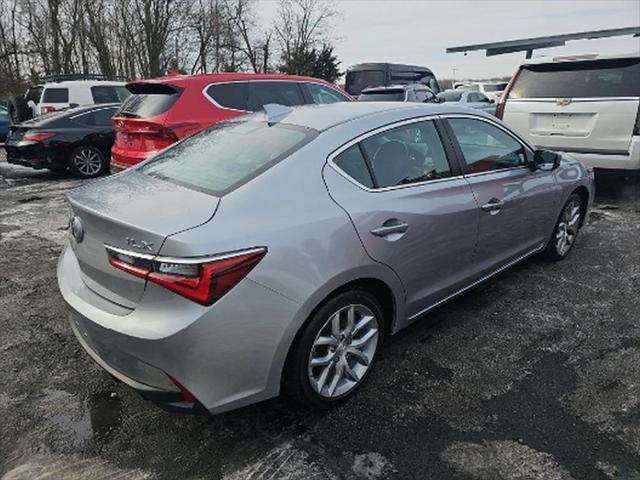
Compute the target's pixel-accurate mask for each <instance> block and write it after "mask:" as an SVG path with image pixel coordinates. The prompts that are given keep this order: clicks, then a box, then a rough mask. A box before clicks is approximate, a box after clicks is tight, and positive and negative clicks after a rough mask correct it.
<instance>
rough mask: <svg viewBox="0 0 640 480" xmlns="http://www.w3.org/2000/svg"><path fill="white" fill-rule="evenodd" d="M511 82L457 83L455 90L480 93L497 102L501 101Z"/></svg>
mask: <svg viewBox="0 0 640 480" xmlns="http://www.w3.org/2000/svg"><path fill="white" fill-rule="evenodd" d="M507 85H509V82H468V83H457V84H456V86H455V88H456V89H460V90H470V91H473V92H480V93H483V94H484V95H486V96H487V97H489V98H490V99H491V100H495V101H496V102H497V101H498V100H500V97H501V96H502V93H503V92H504V90H505V88H507Z"/></svg>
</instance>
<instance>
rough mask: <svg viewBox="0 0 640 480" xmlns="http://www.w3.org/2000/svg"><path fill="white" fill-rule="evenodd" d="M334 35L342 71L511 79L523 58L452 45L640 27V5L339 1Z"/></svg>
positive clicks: (619, 44)
mask: <svg viewBox="0 0 640 480" xmlns="http://www.w3.org/2000/svg"><path fill="white" fill-rule="evenodd" d="M335 6H336V7H337V10H338V11H339V12H340V16H339V18H338V19H336V20H335V21H334V24H335V27H334V28H333V29H332V32H331V35H332V37H333V39H334V41H333V43H334V45H335V53H336V54H337V56H338V59H339V60H340V61H341V62H342V64H341V69H342V70H345V69H346V68H348V67H349V66H350V65H354V64H357V63H363V62H391V63H407V64H414V65H421V66H425V67H429V68H431V69H432V70H433V71H434V73H435V74H436V77H438V78H443V79H444V78H451V77H452V76H453V70H452V69H454V68H455V69H456V70H455V78H456V79H458V80H459V79H471V78H473V79H480V78H490V77H500V76H510V75H512V74H513V72H514V71H515V70H516V68H517V66H518V65H519V64H520V63H521V62H522V60H523V59H524V52H518V53H512V54H507V55H499V56H495V57H486V56H485V52H484V51H476V52H469V53H468V54H467V55H466V56H465V55H464V54H462V53H456V54H447V53H445V49H446V48H447V47H455V46H460V45H469V44H475V43H486V42H498V41H505V40H516V39H520V38H529V37H539V36H546V35H554V34H563V33H574V32H581V31H588V30H600V29H608V28H622V27H633V26H639V25H640V0H625V1H618V0H538V1H529V0H492V1H472V0H468V1H458V0H336V1H335ZM256 7H257V10H256V14H257V17H258V18H260V19H261V20H262V21H263V22H268V23H267V24H268V25H271V23H272V22H273V18H274V16H275V14H276V11H277V8H278V2H277V1H276V0H259V1H258V2H257V5H256ZM632 51H640V37H636V38H634V37H630V36H629V37H617V38H616V37H613V38H608V39H596V40H577V41H571V42H567V44H566V45H565V46H564V47H555V48H548V49H541V50H536V51H534V54H533V55H534V58H535V57H539V56H549V57H554V56H559V55H573V54H580V53H603V54H606V53H618V52H620V53H627V52H632Z"/></svg>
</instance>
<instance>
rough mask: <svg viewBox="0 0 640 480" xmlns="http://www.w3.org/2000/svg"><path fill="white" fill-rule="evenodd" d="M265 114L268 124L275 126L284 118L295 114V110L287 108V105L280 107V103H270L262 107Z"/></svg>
mask: <svg viewBox="0 0 640 480" xmlns="http://www.w3.org/2000/svg"><path fill="white" fill-rule="evenodd" d="M262 109H263V110H264V113H266V115H267V123H268V124H269V125H273V124H274V123H278V122H279V121H281V120H282V119H284V117H286V116H287V115H289V114H290V113H291V112H293V108H291V107H287V106H285V105H280V104H279V103H268V104H266V105H265V106H263V107H262Z"/></svg>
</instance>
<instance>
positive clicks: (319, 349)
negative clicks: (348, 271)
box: [284, 290, 383, 408]
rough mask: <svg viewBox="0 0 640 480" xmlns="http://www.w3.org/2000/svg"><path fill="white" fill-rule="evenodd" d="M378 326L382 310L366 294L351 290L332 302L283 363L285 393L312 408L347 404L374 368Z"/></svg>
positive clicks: (312, 320) (311, 322)
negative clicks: (285, 362) (343, 402)
mask: <svg viewBox="0 0 640 480" xmlns="http://www.w3.org/2000/svg"><path fill="white" fill-rule="evenodd" d="M382 327H383V314H382V309H381V308H380V305H379V304H378V302H377V300H376V299H375V298H374V297H373V296H372V295H371V294H369V293H367V292H363V291H358V290H353V291H348V292H344V293H340V294H338V295H336V296H335V297H333V298H331V299H330V300H329V301H328V302H327V303H325V304H324V305H323V306H322V307H321V308H320V309H319V310H318V311H317V312H316V313H315V314H314V315H313V316H312V317H311V318H310V319H309V321H308V322H307V324H306V325H305V326H304V327H303V328H304V329H303V331H302V333H301V335H300V336H299V337H298V340H297V344H296V345H295V346H294V348H293V350H292V352H291V355H290V357H289V359H288V362H287V370H286V372H285V378H284V380H285V382H284V387H285V389H286V391H287V392H288V393H289V394H290V395H291V396H293V397H294V398H295V399H297V400H299V401H301V402H302V403H303V404H305V405H308V406H312V407H316V408H329V407H331V406H333V405H336V404H338V403H340V402H342V401H344V400H346V399H348V398H349V397H351V396H352V395H353V394H354V393H355V392H356V391H357V390H358V389H359V388H360V386H361V385H362V383H363V382H364V380H365V378H366V377H367V376H368V375H369V373H370V371H371V369H372V368H373V365H374V363H375V360H376V356H377V353H378V349H379V346H380V340H381V334H382Z"/></svg>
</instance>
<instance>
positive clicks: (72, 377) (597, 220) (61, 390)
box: [0, 158, 640, 480]
mask: <svg viewBox="0 0 640 480" xmlns="http://www.w3.org/2000/svg"><path fill="white" fill-rule="evenodd" d="M78 184H79V181H78V180H75V179H72V178H70V177H67V176H63V175H57V174H53V173H50V172H46V171H41V172H37V171H32V170H29V169H23V168H20V167H13V166H9V165H8V164H6V163H5V162H4V160H3V159H2V158H0V478H1V479H2V480H23V479H25V480H26V479H29V480H31V479H44V478H47V479H74V478H82V479H103V478H110V479H114V478H118V479H176V478H180V479H185V480H189V479H225V480H232V479H233V480H235V479H237V480H245V479H252V480H257V479H262V480H267V479H280V478H283V479H289V480H294V479H296V480H297V479H300V480H302V479H305V480H306V479H327V478H328V479H368V480H372V479H386V478H406V479H486V480H500V479H530V478H544V479H552V480H556V479H558V480H568V479H574V480H588V479H625V480H630V479H640V410H639V405H640V322H639V318H638V316H639V312H640V249H639V248H638V246H639V243H638V239H639V235H640V182H638V181H636V182H631V181H627V182H623V181H619V182H617V183H616V184H615V185H614V186H613V188H610V192H609V194H608V195H607V196H599V198H598V204H597V205H596V208H595V210H594V212H593V214H592V219H591V223H590V224H589V225H587V226H586V227H585V228H584V229H583V231H582V235H581V237H580V238H579V241H578V244H577V247H576V249H575V251H574V252H573V253H572V255H571V256H570V257H569V258H568V259H567V260H566V261H564V262H561V263H558V264H551V263H545V262H543V261H541V260H539V259H532V260H529V261H527V262H525V263H524V264H522V265H520V266H518V267H516V268H514V269H511V270H510V271H508V272H506V273H504V274H502V275H500V276H499V277H498V278H496V279H495V280H493V281H491V282H490V283H487V284H485V285H484V286H482V287H481V288H478V289H476V290H474V291H472V292H470V293H468V294H466V295H464V296H462V297H461V298H459V299H457V300H455V301H453V302H451V303H449V304H448V305H446V306H444V307H443V308H441V309H439V310H438V311H436V312H434V313H433V314H431V315H429V316H428V317H426V318H424V320H422V321H421V322H418V323H417V324H414V325H413V326H412V327H410V328H409V329H408V330H405V331H403V332H402V333H401V334H399V335H398V336H397V337H394V338H393V339H391V341H390V342H389V343H388V345H387V347H386V348H385V350H384V351H383V353H382V358H381V360H380V362H379V363H378V365H377V367H376V371H375V372H374V375H372V377H370V381H369V382H368V383H367V385H366V386H365V387H364V389H363V390H362V392H361V393H360V394H359V395H357V396H356V398H354V399H353V400H352V401H351V402H348V403H347V404H345V405H343V406H341V407H339V408H337V409H335V410H332V411H329V412H323V413H309V412H307V411H304V410H302V409H300V408H299V407H297V406H295V405H292V404H291V403H289V402H287V401H286V400H282V399H276V400H273V401H269V402H265V403H263V404H259V405H255V406H252V407H248V408H245V409H242V410H239V411H235V412H231V413H228V414H224V415H220V416H217V417H209V416H205V415H200V416H193V415H179V414H169V413H165V412H163V411H161V410H159V409H158V408H156V407H155V406H153V405H152V404H149V403H147V402H145V401H144V400H142V399H141V398H140V397H138V396H137V394H135V393H134V392H133V391H131V390H130V389H129V388H127V387H125V386H123V385H121V384H118V383H116V382H115V381H114V380H112V379H111V378H110V377H109V376H108V375H107V374H106V373H104V372H103V371H101V370H100V369H99V368H98V367H97V366H96V365H94V363H93V362H92V361H91V360H90V359H89V357H88V356H87V355H86V354H85V353H84V352H83V351H82V349H81V348H80V347H79V346H78V344H77V343H76V341H75V339H74V338H73V335H72V333H71V330H70V328H69V326H68V324H67V319H66V313H65V306H64V303H63V301H62V299H61V297H60V295H59V293H58V289H57V286H56V279H55V265H56V260H57V257H58V255H59V253H60V250H61V248H62V245H63V243H64V241H65V237H66V232H65V224H66V221H67V214H66V208H65V205H64V202H63V193H64V192H65V191H66V190H68V189H69V188H71V187H73V186H75V185H78Z"/></svg>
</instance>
